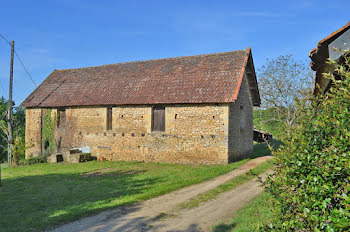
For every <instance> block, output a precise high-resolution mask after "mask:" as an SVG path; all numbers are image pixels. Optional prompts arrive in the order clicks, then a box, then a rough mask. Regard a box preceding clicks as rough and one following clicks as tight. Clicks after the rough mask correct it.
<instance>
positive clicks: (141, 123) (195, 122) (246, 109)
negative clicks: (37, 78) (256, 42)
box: [22, 48, 260, 164]
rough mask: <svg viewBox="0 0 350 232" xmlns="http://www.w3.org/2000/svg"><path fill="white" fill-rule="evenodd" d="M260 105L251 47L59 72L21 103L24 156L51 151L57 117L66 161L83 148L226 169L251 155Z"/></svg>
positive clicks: (102, 154) (58, 142) (114, 156)
mask: <svg viewBox="0 0 350 232" xmlns="http://www.w3.org/2000/svg"><path fill="white" fill-rule="evenodd" d="M259 105H260V96H259V90H258V85H257V80H256V76H255V70H254V64H253V57H252V53H251V50H250V48H249V49H246V50H239V51H233V52H224V53H217V54H208V55H198V56H188V57H176V58H167V59H158V60H147V61H138V62H128V63H119V64H111V65H103V66H96V67H87V68H78V69H68V70H55V71H53V72H52V73H51V74H50V75H49V76H48V77H47V78H46V80H44V82H43V83H41V85H40V86H39V87H38V88H37V89H36V90H35V91H34V92H33V93H31V94H30V95H29V97H28V98H27V99H26V100H25V101H24V102H23V103H22V106H24V107H26V143H27V144H32V145H33V146H32V147H31V148H28V149H27V150H26V157H27V158H28V157H31V156H38V155H41V154H44V153H45V149H47V148H48V147H50V144H49V143H50V141H48V140H47V141H43V135H42V131H43V127H42V125H43V121H42V120H43V115H45V114H46V113H47V112H51V117H52V118H53V119H54V118H56V120H52V121H55V122H56V125H54V131H55V132H54V137H55V138H54V139H55V140H54V141H55V152H54V154H53V155H56V154H59V156H60V159H62V154H64V155H63V160H65V159H67V157H65V154H69V151H70V149H72V148H77V147H84V148H86V149H87V150H90V151H91V153H92V155H93V156H96V157H97V158H105V159H107V160H126V161H128V160H129V161H131V160H134V161H145V162H170V163H203V164H226V163H229V162H231V161H234V160H238V159H241V158H244V157H248V156H249V155H251V154H252V151H253V106H259ZM48 109H51V110H50V111H48ZM67 152H68V153H67Z"/></svg>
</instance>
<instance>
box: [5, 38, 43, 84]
mask: <svg viewBox="0 0 350 232" xmlns="http://www.w3.org/2000/svg"><path fill="white" fill-rule="evenodd" d="M0 37H1V38H3V39H4V40H5V41H6V42H7V43H8V44H9V45H10V46H11V43H10V42H9V41H8V40H7V39H6V38H5V36H3V35H2V34H1V33H0ZM14 52H15V55H16V57H17V59H18V60H19V62H20V63H21V65H22V67H23V69H24V71H25V72H26V74H27V75H28V77H29V78H30V80H31V81H32V82H33V84H34V85H35V87H38V86H37V84H35V82H34V80H33V78H32V75H30V73H29V71H28V69H27V68H26V66H25V65H24V63H23V62H22V60H21V58H20V57H19V55H18V53H17V52H16V50H15V49H14ZM1 85H2V84H1Z"/></svg>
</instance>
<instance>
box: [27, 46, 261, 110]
mask: <svg viewBox="0 0 350 232" xmlns="http://www.w3.org/2000/svg"><path fill="white" fill-rule="evenodd" d="M246 69H249V70H250V71H249V73H250V75H248V74H247V76H248V79H249V83H250V89H251V92H252V96H253V97H252V98H253V104H254V105H260V97H259V91H258V87H257V82H256V76H255V71H254V65H253V60H252V55H251V50H250V48H249V49H246V50H239V51H233V52H224V53H215V54H208V55H198V56H185V57H175V58H167V59H157V60H147V61H137V62H127V63H119V64H111V65H102V66H96V67H87V68H78V69H67V70H55V71H53V72H52V73H51V74H50V75H49V76H48V77H47V78H46V80H44V82H42V83H41V85H40V86H39V87H38V88H37V89H36V90H34V92H33V93H31V94H30V95H29V96H28V97H27V99H26V100H25V101H24V102H23V103H22V106H24V107H69V106H98V105H133V104H176V103H224V102H234V101H235V100H236V99H237V96H238V92H239V89H240V85H241V82H242V78H243V74H244V72H245V71H246Z"/></svg>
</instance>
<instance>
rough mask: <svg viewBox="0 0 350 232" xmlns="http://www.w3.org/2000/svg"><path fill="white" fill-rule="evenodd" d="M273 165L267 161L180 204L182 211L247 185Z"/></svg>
mask: <svg viewBox="0 0 350 232" xmlns="http://www.w3.org/2000/svg"><path fill="white" fill-rule="evenodd" d="M272 166H273V164H272V163H270V162H268V161H265V162H264V163H262V164H260V165H258V166H257V167H255V168H253V169H252V170H250V171H249V172H248V173H245V174H242V175H239V176H237V177H235V178H233V179H231V180H228V181H226V182H225V183H223V184H221V185H219V186H217V187H216V188H213V189H211V190H209V191H207V192H205V193H202V194H199V195H198V196H196V197H194V198H191V199H190V200H188V201H186V202H184V203H181V204H179V208H180V209H191V208H195V207H197V206H199V204H201V203H203V202H207V201H209V200H212V199H215V198H216V197H217V196H218V195H219V194H221V193H223V192H226V191H230V190H232V189H234V188H236V187H237V186H238V185H241V184H243V183H246V182H248V181H250V180H252V179H254V178H255V177H256V176H258V175H260V174H262V173H264V172H265V171H266V170H267V169H269V168H272Z"/></svg>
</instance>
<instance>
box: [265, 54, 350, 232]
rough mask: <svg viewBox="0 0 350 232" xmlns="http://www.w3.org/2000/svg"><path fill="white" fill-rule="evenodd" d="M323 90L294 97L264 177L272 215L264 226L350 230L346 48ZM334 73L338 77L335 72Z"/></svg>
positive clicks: (349, 102) (267, 228)
mask: <svg viewBox="0 0 350 232" xmlns="http://www.w3.org/2000/svg"><path fill="white" fill-rule="evenodd" d="M347 54H348V55H345V57H347V58H346V61H345V63H344V64H342V65H337V64H336V63H335V62H332V63H333V65H335V66H336V71H335V73H334V74H328V77H329V78H330V79H331V81H332V83H333V85H332V86H331V88H330V91H329V92H328V93H327V94H326V95H324V96H321V95H320V96H317V97H313V98H312V99H310V101H309V102H307V101H306V100H304V101H300V102H299V103H298V108H297V109H298V110H299V117H298V118H297V119H296V124H295V125H294V128H293V130H291V133H290V136H286V137H285V138H282V142H283V145H282V146H281V147H280V148H279V149H278V150H277V151H273V155H274V156H275V163H276V169H275V170H274V173H273V174H272V175H270V176H269V177H268V179H267V181H266V182H265V187H266V190H267V192H269V193H270V194H271V195H272V202H273V203H274V204H273V205H274V207H273V208H274V211H275V212H274V216H273V217H272V221H271V222H269V223H268V224H266V225H265V228H263V230H264V231H350V223H349V222H350V207H349V206H350V196H349V191H350V179H349V176H350V146H349V141H350V130H349V125H350V53H349V52H348V53H347ZM335 77H336V78H335Z"/></svg>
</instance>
